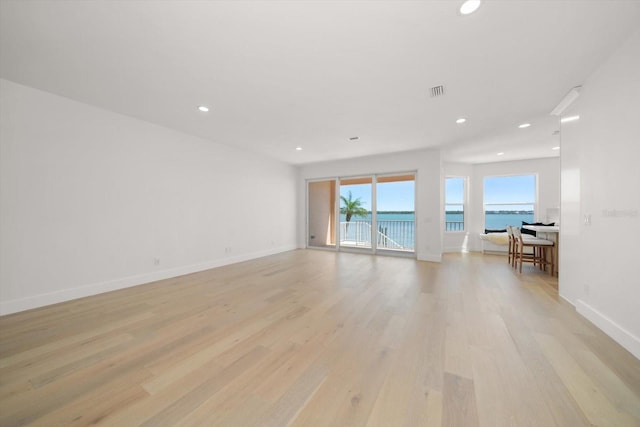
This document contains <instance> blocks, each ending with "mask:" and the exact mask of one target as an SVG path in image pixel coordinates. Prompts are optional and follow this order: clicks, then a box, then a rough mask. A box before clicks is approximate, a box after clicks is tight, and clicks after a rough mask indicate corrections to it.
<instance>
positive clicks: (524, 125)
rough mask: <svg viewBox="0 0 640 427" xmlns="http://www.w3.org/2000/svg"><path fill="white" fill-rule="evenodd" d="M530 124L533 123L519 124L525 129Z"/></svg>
mask: <svg viewBox="0 0 640 427" xmlns="http://www.w3.org/2000/svg"><path fill="white" fill-rule="evenodd" d="M529 126H531V123H523V124H521V125H520V126H518V127H519V128H520V129H524V128H528V127H529Z"/></svg>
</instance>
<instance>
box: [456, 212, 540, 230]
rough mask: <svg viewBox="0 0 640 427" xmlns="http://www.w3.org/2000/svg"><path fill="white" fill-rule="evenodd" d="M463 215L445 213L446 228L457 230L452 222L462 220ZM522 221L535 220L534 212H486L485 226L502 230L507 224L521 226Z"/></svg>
mask: <svg viewBox="0 0 640 427" xmlns="http://www.w3.org/2000/svg"><path fill="white" fill-rule="evenodd" d="M462 216H463V215H462V214H454V213H447V214H446V215H445V221H446V223H447V225H446V227H447V228H446V230H447V231H452V230H455V228H454V227H455V226H454V225H453V224H452V223H454V222H461V221H462V220H463V218H462ZM522 221H525V222H533V213H488V214H485V225H484V228H487V229H490V230H502V229H504V228H505V227H506V226H507V225H512V226H516V227H520V226H521V225H522ZM467 228H468V227H467Z"/></svg>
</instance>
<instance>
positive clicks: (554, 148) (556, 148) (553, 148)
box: [551, 147, 560, 150]
mask: <svg viewBox="0 0 640 427" xmlns="http://www.w3.org/2000/svg"><path fill="white" fill-rule="evenodd" d="M551 149H552V150H559V149H560V147H551Z"/></svg>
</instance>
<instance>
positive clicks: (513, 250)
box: [507, 225, 517, 267]
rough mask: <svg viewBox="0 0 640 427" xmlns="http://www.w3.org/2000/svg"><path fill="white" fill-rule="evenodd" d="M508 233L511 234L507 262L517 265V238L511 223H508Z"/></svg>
mask: <svg viewBox="0 0 640 427" xmlns="http://www.w3.org/2000/svg"><path fill="white" fill-rule="evenodd" d="M507 235H508V236H509V256H508V257H507V262H508V263H509V264H511V267H515V266H516V244H517V242H516V239H515V237H513V230H512V227H511V226H510V225H507Z"/></svg>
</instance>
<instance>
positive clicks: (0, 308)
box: [0, 245, 297, 315]
mask: <svg viewBox="0 0 640 427" xmlns="http://www.w3.org/2000/svg"><path fill="white" fill-rule="evenodd" d="M295 249H297V247H296V245H289V246H283V247H279V248H271V249H268V250H263V251H257V252H250V253H246V254H242V255H238V256H234V257H227V258H220V259H216V260H212V261H207V262H203V263H199V264H192V265H187V266H182V267H176V268H170V269H166V270H161V271H153V272H150V273H144V274H138V275H135V276H128V277H122V278H119V279H114V280H108V281H104V282H98V283H92V284H89V285H84V286H78V287H75V288H68V289H61V290H58V291H55V292H49V293H45V294H39V295H33V296H29V297H25V298H19V299H14V300H8V301H0V315H6V314H11V313H17V312H20V311H25V310H31V309H33V308H39V307H44V306H47V305H51V304H57V303H60V302H65V301H71V300H74V299H78V298H84V297H88V296H92V295H98V294H102V293H105V292H110V291H115V290H118V289H124V288H129V287H132V286H137V285H142V284H145V283H150V282H155V281H158V280H164V279H170V278H172V277H178V276H183V275H185V274H191V273H197V272H198V271H204V270H209V269H212V268H216V267H222V266H225V265H229V264H235V263H238V262H243V261H249V260H252V259H256V258H262V257H265V256H269V255H275V254H277V253H281V252H287V251H291V250H295Z"/></svg>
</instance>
